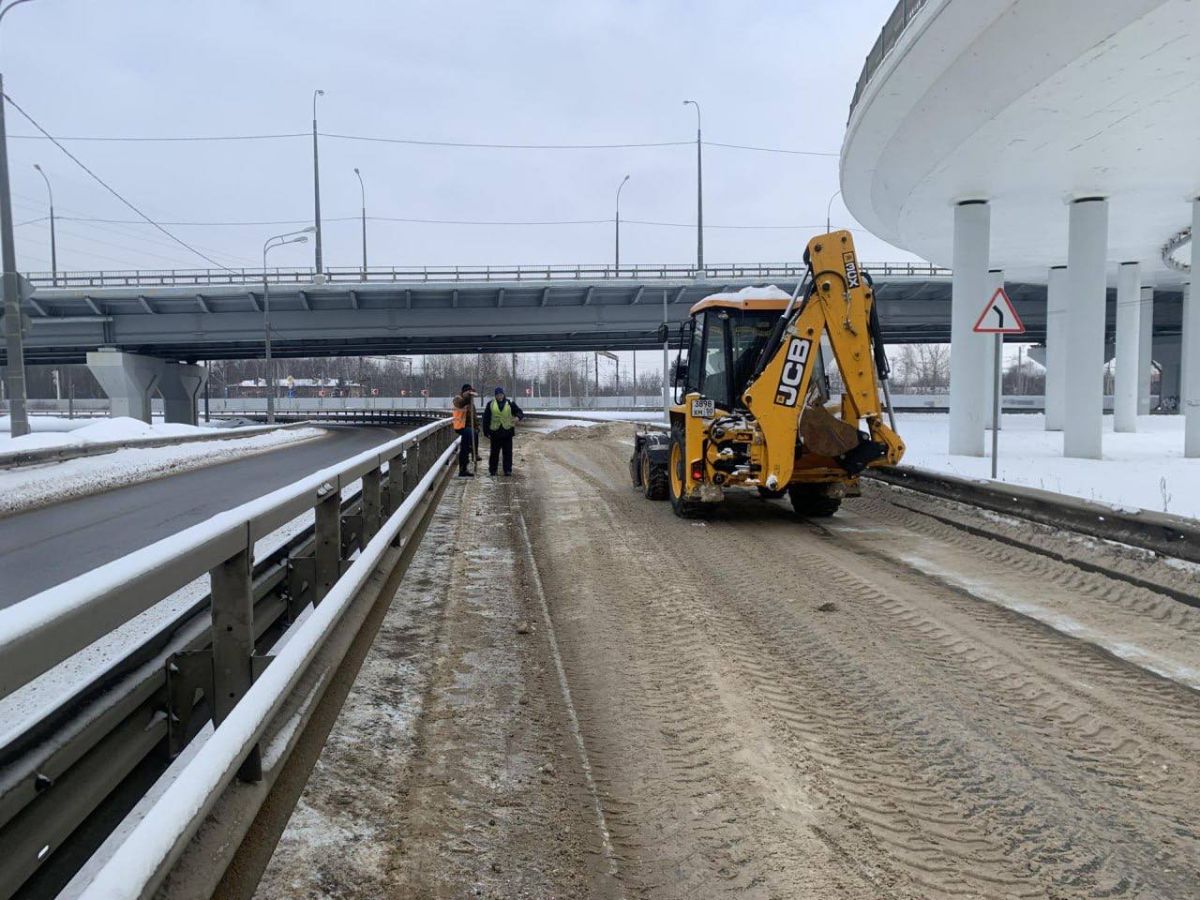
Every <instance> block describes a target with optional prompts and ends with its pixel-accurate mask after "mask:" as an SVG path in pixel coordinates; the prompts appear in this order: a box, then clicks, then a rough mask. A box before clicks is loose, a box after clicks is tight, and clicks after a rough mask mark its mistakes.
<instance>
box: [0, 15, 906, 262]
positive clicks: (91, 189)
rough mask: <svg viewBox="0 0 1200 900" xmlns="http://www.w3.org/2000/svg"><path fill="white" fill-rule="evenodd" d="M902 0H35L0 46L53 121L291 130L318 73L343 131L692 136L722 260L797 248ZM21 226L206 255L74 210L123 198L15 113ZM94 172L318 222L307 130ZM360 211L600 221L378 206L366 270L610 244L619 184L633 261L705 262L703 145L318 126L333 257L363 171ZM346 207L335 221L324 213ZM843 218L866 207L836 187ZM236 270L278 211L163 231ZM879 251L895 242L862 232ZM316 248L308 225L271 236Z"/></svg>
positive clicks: (112, 130) (600, 257) (182, 145)
mask: <svg viewBox="0 0 1200 900" xmlns="http://www.w3.org/2000/svg"><path fill="white" fill-rule="evenodd" d="M893 5H894V2H893V0H855V2H854V3H853V4H852V6H853V10H852V13H851V10H850V7H851V4H848V3H846V2H844V0H803V2H799V0H777V2H759V3H735V2H728V0H724V2H707V0H703V2H695V0H689V2H683V0H663V2H618V0H610V2H579V0H577V2H569V3H564V2H559V3H549V2H546V3H538V2H520V3H515V2H496V0H492V2H474V0H472V2H450V0H447V2H439V3H434V2H429V3H399V2H351V0H343V2H339V3H329V2H317V0H292V2H274V0H259V2H253V0H241V2H231V0H205V2H184V0H154V2H151V0H106V2H104V3H98V2H85V0H36V2H33V3H28V4H25V5H23V6H21V7H20V8H18V9H16V10H14V11H13V13H12V14H11V15H9V16H7V17H6V18H5V21H4V24H3V30H2V39H0V63H2V71H3V73H4V76H5V87H6V89H7V91H8V93H9V94H10V95H11V96H12V98H13V99H14V100H15V101H16V102H17V103H19V104H20V105H21V106H22V107H23V108H24V109H25V110H26V111H27V112H29V113H30V114H31V115H32V116H33V117H34V118H36V119H37V120H38V121H39V122H40V123H41V124H42V125H43V126H44V127H45V128H46V129H47V130H49V131H50V132H51V133H52V134H56V135H63V136H99V137H104V136H111V137H128V136H144V137H187V136H222V135H225V136H242V135H256V134H257V135H261V134H268V135H270V134H287V133H297V132H299V133H304V132H308V130H309V129H310V128H311V116H312V111H311V110H312V106H311V100H312V91H313V89H314V88H323V89H324V90H325V92H326V93H325V96H324V97H323V98H321V99H320V101H319V106H318V115H319V120H320V129H321V130H322V131H323V132H327V133H330V134H344V135H359V136H369V137H387V138H406V139H418V140H445V141H458V142H473V143H500V144H609V143H653V142H669V141H691V140H693V139H694V137H695V127H696V119H695V112H694V110H693V109H692V108H691V107H684V106H683V105H682V101H683V100H684V99H685V98H691V99H696V100H698V101H700V103H701V105H702V109H703V123H704V137H705V139H706V140H709V141H714V142H722V143H739V144H748V145H754V146H762V147H776V148H783V149H789V150H803V151H811V152H815V153H823V154H833V155H824V156H821V155H818V156H802V155H795V154H784V153H763V152H753V151H745V150H732V149H723V148H718V147H705V150H704V173H705V179H704V186H705V210H704V211H705V219H706V222H707V223H708V224H709V227H707V228H706V231H705V257H706V260H707V261H709V262H714V263H715V262H734V261H737V262H749V261H764V262H769V261H780V260H796V259H799V258H800V256H801V253H802V250H803V246H804V243H805V240H806V239H807V237H808V236H809V235H810V234H811V233H812V229H811V228H800V229H794V228H793V229H782V228H775V229H745V228H740V229H733V228H719V227H716V226H720V225H740V226H746V225H802V226H821V225H822V224H823V222H824V219H825V209H826V203H827V202H828V200H829V198H830V197H831V196H832V195H833V194H834V192H835V191H837V190H838V178H837V164H838V161H837V156H836V154H837V152H838V151H839V150H840V147H841V141H842V135H843V130H844V127H845V121H846V114H847V109H848V104H849V100H850V96H851V93H852V91H853V88H854V83H855V80H856V79H857V77H858V74H859V70H860V68H861V65H862V61H863V58H864V56H865V54H866V53H867V51H868V49H869V48H870V46H871V44H872V42H873V41H874V39H875V37H876V35H877V34H878V32H879V27H880V25H881V23H882V22H883V20H884V19H885V18H886V16H887V14H888V12H889V11H890V10H891V8H892V6H893ZM7 116H8V120H7V121H8V131H9V135H10V141H9V146H10V172H11V179H12V190H13V196H14V203H15V217H16V221H17V222H18V223H22V222H26V221H28V220H31V219H36V218H38V217H40V216H44V215H45V214H46V209H45V197H46V192H45V185H44V184H43V183H42V181H41V179H40V177H39V176H38V174H37V172H35V171H34V169H33V164H34V163H35V162H40V163H41V164H42V166H43V168H44V169H45V170H46V172H47V173H48V174H49V176H50V178H51V180H52V182H53V185H54V191H55V201H56V208H57V212H58V214H59V216H60V217H61V220H60V222H59V229H58V250H59V268H60V269H63V270H66V269H72V270H74V269H100V268H103V269H113V268H179V267H207V266H208V265H209V263H207V262H205V261H204V260H203V259H201V258H200V257H198V256H196V255H194V254H192V253H190V252H189V251H187V250H186V249H184V248H183V247H180V246H178V245H174V244H172V243H171V241H170V239H169V238H167V237H166V236H164V235H162V234H160V233H157V232H154V231H153V229H151V228H149V227H147V226H137V225H128V224H104V223H96V222H81V221H72V220H70V219H68V218H67V217H77V218H99V219H119V220H128V219H132V218H135V216H134V214H133V213H132V212H131V211H130V210H129V209H127V208H125V207H123V206H122V205H121V204H120V203H119V202H118V201H117V200H116V199H115V198H113V197H112V196H111V195H109V194H107V193H106V192H105V191H104V190H103V189H102V188H100V187H99V186H98V185H97V184H96V183H95V182H93V181H92V180H91V179H90V178H89V177H88V176H87V175H86V174H85V173H84V172H82V171H81V170H80V169H79V168H77V167H76V166H75V164H74V163H72V162H71V161H70V160H69V159H67V158H66V157H65V156H64V155H63V154H62V153H61V152H60V151H59V150H57V149H56V148H55V147H53V146H52V145H50V144H49V143H47V142H46V141H43V140H20V139H11V138H12V136H14V135H29V134H33V133H35V132H34V129H33V128H32V126H30V125H29V123H28V122H26V121H24V120H23V119H22V118H21V117H20V115H19V114H18V113H17V112H16V111H15V110H13V109H12V108H11V107H10V108H9V109H8V112H7ZM67 146H68V147H69V149H71V150H72V151H73V152H74V153H76V154H77V155H78V156H79V157H80V159H81V160H82V161H83V162H84V163H86V164H87V165H88V166H89V167H91V168H92V169H93V170H94V171H95V172H96V173H97V174H98V175H100V176H101V177H102V178H104V179H105V180H107V181H108V182H109V183H110V184H112V185H113V187H115V188H116V189H117V190H118V191H120V192H121V193H122V194H123V195H124V196H125V197H127V198H128V199H129V200H130V201H132V202H133V203H134V204H136V205H137V206H139V207H140V208H141V209H142V210H143V211H144V212H146V213H147V214H149V215H150V216H152V217H154V218H156V219H159V220H161V221H163V222H267V221H283V220H295V221H296V222H297V223H298V224H297V225H296V226H295V227H302V226H303V225H304V224H307V223H309V222H311V219H312V214H313V207H312V157H311V152H312V147H311V140H310V139H309V138H308V137H306V136H301V137H293V138H280V139H271V140H257V141H228V142H173V143H124V142H92V141H71V142H67ZM355 166H358V167H359V168H361V170H362V172H363V177H364V179H365V181H366V189H367V211H368V215H369V216H379V217H392V218H410V219H440V220H469V221H485V222H487V221H506V222H514V221H515V222H540V221H561V220H579V219H584V220H593V219H596V220H604V221H603V222H602V223H601V224H584V225H552V226H501V225H438V224H417V223H400V222H385V221H378V220H374V221H369V222H368V229H369V253H370V261H371V263H372V264H373V265H392V264H395V265H448V264H450V265H453V264H458V265H478V264H487V263H491V264H510V263H522V264H537V263H596V262H608V261H610V260H611V258H612V253H613V233H612V232H613V228H612V223H611V219H612V216H613V201H614V194H615V191H616V188H617V185H618V184H619V183H620V181H621V179H622V177H623V176H624V175H625V174H629V175H630V176H631V177H630V182H629V184H628V185H626V187H625V189H624V192H623V194H622V200H621V213H622V218H623V219H627V220H644V221H653V222H666V223H681V224H682V225H684V226H686V227H669V226H656V225H640V224H634V223H633V222H632V221H627V222H626V223H625V224H624V225H623V228H622V261H623V262H629V263H634V262H641V263H658V262H689V261H691V260H694V258H695V231H694V227H693V226H694V222H695V212H696V208H695V177H696V171H695V148H694V145H685V146H673V147H652V148H637V149H604V150H513V149H474V148H470V149H467V148H445V147H417V146H411V145H404V144H389V143H373V142H365V141H357V140H346V139H337V138H332V137H326V138H322V139H321V199H322V212H323V216H324V218H325V262H326V265H327V266H355V265H358V264H359V261H360V259H361V245H360V233H359V223H358V220H357V216H358V214H359V205H360V201H359V188H358V182H357V180H356V179H355V176H354V172H353V169H354V167H355ZM335 220H341V221H335ZM833 221H834V224H835V226H836V225H851V224H853V223H852V222H850V220H849V218H848V215H847V213H846V212H845V209H844V207H842V206H841V203H840V200H838V201H835V202H834V204H833ZM168 227H169V228H170V230H171V231H173V232H175V233H176V234H178V235H179V236H180V237H181V238H183V239H185V240H186V241H188V242H189V243H191V244H194V245H196V246H197V247H198V248H200V249H201V250H202V251H204V252H205V253H207V254H208V255H210V256H212V257H213V258H214V259H217V260H218V261H220V262H221V263H222V264H226V265H238V266H240V265H248V266H249V265H256V264H258V263H257V261H258V260H260V258H261V247H262V242H263V240H264V239H265V238H266V237H268V236H270V235H271V234H274V233H277V232H279V231H283V230H286V229H287V228H288V227H291V226H288V225H278V226H274V225H265V224H262V225H222V226H217V225H203V226H196V225H170V226H168ZM17 234H18V243H17V252H18V267H19V268H20V269H21V270H23V271H30V270H44V269H47V268H48V267H49V255H50V254H49V233H48V229H47V227H46V223H44V222H35V223H33V224H27V225H22V226H21V227H19V228H18V229H17ZM856 237H857V239H858V242H859V246H860V253H861V255H862V256H863V257H864V259H867V260H879V259H884V258H887V259H905V258H909V257H908V256H907V254H903V253H901V252H900V251H898V250H896V249H894V248H890V247H888V246H887V245H885V244H883V243H881V242H879V241H877V240H875V239H874V238H873V237H871V236H870V235H869V234H866V233H864V232H861V231H860V232H858V233H857V235H856ZM271 262H272V264H277V265H310V264H311V262H312V245H311V244H310V245H308V246H298V247H286V248H283V249H281V250H278V251H274V252H273V253H272V258H271Z"/></svg>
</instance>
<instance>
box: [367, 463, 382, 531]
mask: <svg viewBox="0 0 1200 900" xmlns="http://www.w3.org/2000/svg"><path fill="white" fill-rule="evenodd" d="M382 484H383V470H382V468H380V467H376V468H374V469H372V470H371V471H370V472H367V473H366V474H365V475H363V479H362V510H363V536H362V542H363V545H364V546H365V545H366V543H367V542H368V541H369V540H371V538H373V537H375V533H376V532H377V531H379V526H380V524H381V523H382V513H383V495H382Z"/></svg>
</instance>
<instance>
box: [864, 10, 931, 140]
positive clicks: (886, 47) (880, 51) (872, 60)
mask: <svg viewBox="0 0 1200 900" xmlns="http://www.w3.org/2000/svg"><path fill="white" fill-rule="evenodd" d="M925 3H926V0H900V2H899V3H897V4H896V8H895V9H893V10H892V14H891V15H890V16H888V19H887V21H886V22H884V23H883V28H881V29H880V30H879V37H877V38H876V39H875V44H874V46H872V47H871V52H870V53H868V54H867V59H866V61H865V62H864V63H863V67H862V74H861V75H859V76H858V83H857V84H856V85H855V86H854V98H853V99H852V100H851V101H850V115H851V116H853V115H854V108H855V107H856V106H858V101H859V100H860V99H861V98H862V95H863V91H865V90H866V89H867V85H868V84H869V83H870V81H871V77H872V76H873V75H874V74H875V73H876V71H878V69H879V67H880V66H881V65H883V60H884V59H885V58H886V57H887V55H888V53H890V52H891V50H892V48H893V47H895V46H896V44H897V43H898V42H899V40H900V35H902V34H903V33H904V29H905V28H907V27H908V23H909V22H911V21H912V20H913V19H914V18H915V17H916V15H917V13H918V12H920V11H921V8H922V7H923V6H925Z"/></svg>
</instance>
